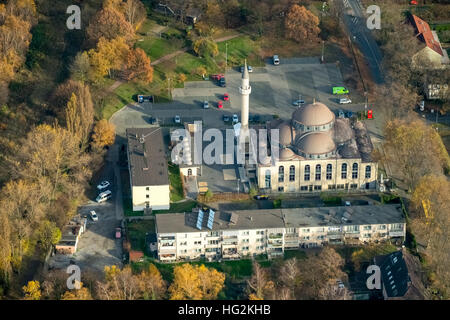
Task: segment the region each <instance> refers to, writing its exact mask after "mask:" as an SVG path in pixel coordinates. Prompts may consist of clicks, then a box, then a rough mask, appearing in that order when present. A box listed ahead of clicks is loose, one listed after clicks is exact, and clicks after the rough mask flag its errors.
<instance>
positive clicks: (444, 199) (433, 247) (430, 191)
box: [411, 175, 450, 296]
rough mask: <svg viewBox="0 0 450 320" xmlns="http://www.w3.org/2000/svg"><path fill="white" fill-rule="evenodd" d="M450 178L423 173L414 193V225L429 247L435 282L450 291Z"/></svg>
mask: <svg viewBox="0 0 450 320" xmlns="http://www.w3.org/2000/svg"><path fill="white" fill-rule="evenodd" d="M449 194H450V182H449V180H448V178H447V177H446V176H444V175H427V176H424V177H422V178H421V179H420V180H419V182H418V184H417V186H416V188H415V189H414V193H413V195H412V197H411V209H412V217H413V219H412V222H411V227H412V230H413V232H414V234H415V236H416V239H417V242H418V244H419V245H421V246H423V247H425V256H426V261H427V264H428V265H430V268H431V270H432V273H433V274H434V275H435V276H434V277H432V281H433V283H432V285H433V287H435V288H438V289H439V290H440V291H441V292H442V293H444V295H445V296H448V295H450V272H449V270H448V265H449V263H450V242H449V239H450V231H449V230H450V204H449V201H448V196H449Z"/></svg>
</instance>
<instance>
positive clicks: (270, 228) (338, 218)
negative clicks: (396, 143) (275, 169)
mask: <svg viewBox="0 0 450 320" xmlns="http://www.w3.org/2000/svg"><path fill="white" fill-rule="evenodd" d="M199 216H200V219H199ZM199 221H200V222H199ZM208 224H209V225H208ZM156 233H157V241H158V259H159V260H160V261H162V262H174V261H180V260H194V259H202V258H204V259H208V260H213V259H240V258H245V257H249V256H252V255H259V254H267V256H268V257H269V258H273V257H276V256H279V255H283V254H284V250H288V249H298V248H299V247H316V246H323V245H326V244H361V243H369V242H373V241H376V242H378V241H386V240H392V241H397V242H399V243H401V242H403V241H404V239H405V235H406V223H405V218H404V216H403V213H402V211H401V208H400V206H398V205H366V206H353V207H322V208H294V209H269V210H241V211H231V212H212V211H211V210H209V211H207V212H203V211H201V210H194V211H193V212H192V213H174V214H159V215H156Z"/></svg>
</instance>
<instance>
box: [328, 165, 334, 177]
mask: <svg viewBox="0 0 450 320" xmlns="http://www.w3.org/2000/svg"><path fill="white" fill-rule="evenodd" d="M332 175H333V166H332V165H331V163H329V164H327V180H331V177H332Z"/></svg>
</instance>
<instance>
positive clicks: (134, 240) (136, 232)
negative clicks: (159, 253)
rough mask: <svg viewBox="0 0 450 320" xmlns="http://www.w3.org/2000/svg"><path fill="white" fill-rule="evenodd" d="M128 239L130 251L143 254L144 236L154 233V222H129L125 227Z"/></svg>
mask: <svg viewBox="0 0 450 320" xmlns="http://www.w3.org/2000/svg"><path fill="white" fill-rule="evenodd" d="M127 230H128V239H129V240H130V243H131V249H133V250H140V251H143V252H145V236H146V234H147V233H154V232H155V221H154V220H138V221H133V222H129V223H128V225H127Z"/></svg>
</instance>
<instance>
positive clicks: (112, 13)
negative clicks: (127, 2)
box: [86, 6, 134, 44]
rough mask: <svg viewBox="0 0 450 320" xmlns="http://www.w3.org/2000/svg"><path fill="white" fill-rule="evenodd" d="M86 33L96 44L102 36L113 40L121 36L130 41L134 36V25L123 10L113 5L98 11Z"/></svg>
mask: <svg viewBox="0 0 450 320" xmlns="http://www.w3.org/2000/svg"><path fill="white" fill-rule="evenodd" d="M86 33H87V37H88V39H89V40H90V41H91V42H92V43H94V44H96V43H97V42H98V41H100V39H101V38H105V39H106V40H113V39H115V38H117V37H121V38H124V39H125V41H126V42H130V41H131V40H132V39H133V37H134V30H133V26H132V25H131V24H130V23H129V22H128V21H126V19H125V17H124V15H123V14H122V13H121V12H119V11H118V10H116V9H115V8H113V7H111V6H108V7H106V8H103V9H101V10H100V11H99V12H97V14H96V15H95V16H94V17H93V18H92V20H91V21H90V23H89V26H88V27H87V29H86Z"/></svg>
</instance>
